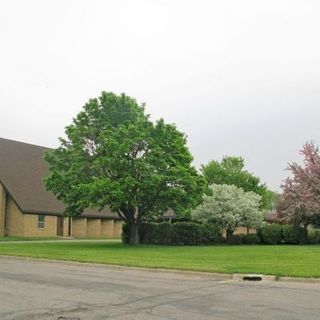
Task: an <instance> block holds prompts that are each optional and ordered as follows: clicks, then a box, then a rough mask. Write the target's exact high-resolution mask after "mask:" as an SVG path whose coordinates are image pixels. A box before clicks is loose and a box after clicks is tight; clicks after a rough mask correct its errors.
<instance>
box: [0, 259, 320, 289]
mask: <svg viewBox="0 0 320 320" xmlns="http://www.w3.org/2000/svg"><path fill="white" fill-rule="evenodd" d="M1 258H5V259H12V260H23V261H27V262H48V263H59V264H66V265H78V266H91V267H100V268H106V269H113V270H118V271H130V270H135V271H147V272H161V273H168V274H177V275H184V276H198V277H205V278H213V279H216V280H228V281H232V280H233V281H238V282H262V281H263V282H265V281H268V282H300V283H303V282H304V283H320V278H311V277H310V278H302V277H286V276H275V275H264V274H247V273H233V274H231V273H230V274H229V273H214V272H202V271H188V270H179V269H163V268H146V267H131V266H122V265H117V264H104V263H94V262H81V261H68V260H55V259H44V258H33V257H23V256H21V257H20V256H6V255H0V259H1ZM257 277H258V278H261V279H259V280H258V281H250V279H244V278H257ZM246 280H248V281H246Z"/></svg>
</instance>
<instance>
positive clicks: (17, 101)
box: [0, 0, 320, 189]
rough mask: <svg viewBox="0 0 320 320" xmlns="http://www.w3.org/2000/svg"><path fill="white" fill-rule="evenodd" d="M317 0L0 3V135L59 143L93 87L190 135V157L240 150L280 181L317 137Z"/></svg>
mask: <svg viewBox="0 0 320 320" xmlns="http://www.w3.org/2000/svg"><path fill="white" fill-rule="evenodd" d="M319 17H320V2H319V1H316V0H314V1H312V0H301V1H295V0H288V1H286V0H276V1H270V0H268V1H262V0H252V1H245V0H241V1H237V0H234V1H232V0H229V1H228V0H220V1H214V0H211V1H204V0H203V1H202V0H197V1H187V0H182V1H179V0H171V1H162V0H155V1H152V0H145V1H138V0H127V1H125V0H123V1H121V0H120V1H119V0H117V1H116V0H114V1H108V0H101V1H95V0H87V1H80V0H75V1H66V0H64V1H62V0H61V1H57V0H56V1H44V0H39V1H34V0H28V1H23V0H21V1H15V0H1V1H0V98H1V104H0V110H1V125H0V136H2V137H5V138H10V139H15V140H20V141H24V142H29V143H34V144H39V145H45V146H50V147H56V146H57V145H58V144H57V137H58V136H61V135H63V132H64V127H65V126H66V125H68V124H69V123H70V122H71V119H72V117H74V116H75V115H76V114H77V113H78V112H79V111H80V109H81V107H82V106H83V104H84V103H85V102H86V101H87V100H88V98H92V97H96V96H98V95H99V94H100V92H101V91H102V90H105V91H114V92H116V93H121V92H125V93H127V94H129V95H131V96H133V97H135V98H137V100H138V101H139V102H146V103H147V112H148V113H150V114H151V115H152V118H153V119H158V118H160V117H163V118H164V119H165V121H167V122H174V123H176V124H177V126H178V128H179V129H180V130H181V131H183V132H185V133H186V134H187V135H188V142H189V146H190V149H191V151H192V153H193V155H194V158H195V164H196V165H197V166H199V165H200V164H202V163H207V162H208V161H209V160H210V159H221V157H222V156H223V155H241V156H243V157H244V158H245V160H246V163H247V169H248V170H249V171H251V172H253V173H255V174H256V175H258V176H260V177H261V179H262V181H265V182H267V184H268V185H269V186H270V187H271V188H273V189H278V188H279V184H280V183H281V180H282V179H283V178H284V177H285V176H286V174H287V172H285V171H284V169H285V167H286V163H287V162H288V161H292V160H297V159H299V157H298V149H299V148H301V146H302V144H303V143H304V142H305V141H306V140H311V139H312V140H314V141H315V142H316V143H319V142H320V141H319V129H320V121H319V120H320V105H319V102H320V90H319V89H320V42H319V31H320V18H319Z"/></svg>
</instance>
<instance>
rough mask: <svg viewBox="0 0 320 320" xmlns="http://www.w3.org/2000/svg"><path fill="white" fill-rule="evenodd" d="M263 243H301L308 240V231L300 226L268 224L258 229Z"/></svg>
mask: <svg viewBox="0 0 320 320" xmlns="http://www.w3.org/2000/svg"><path fill="white" fill-rule="evenodd" d="M258 236H259V237H260V239H261V242H263V243H265V244H303V243H307V242H308V231H307V230H306V229H304V228H302V227H300V226H294V225H280V224H269V225H266V226H264V227H263V228H261V229H259V230H258Z"/></svg>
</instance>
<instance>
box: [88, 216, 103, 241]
mask: <svg viewBox="0 0 320 320" xmlns="http://www.w3.org/2000/svg"><path fill="white" fill-rule="evenodd" d="M87 237H88V238H99V237H101V219H93V218H88V219H87Z"/></svg>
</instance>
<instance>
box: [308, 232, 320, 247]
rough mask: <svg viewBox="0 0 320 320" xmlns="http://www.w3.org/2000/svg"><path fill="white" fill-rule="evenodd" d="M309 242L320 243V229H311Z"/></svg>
mask: <svg viewBox="0 0 320 320" xmlns="http://www.w3.org/2000/svg"><path fill="white" fill-rule="evenodd" d="M308 243H310V244H320V229H313V230H309V234H308Z"/></svg>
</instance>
